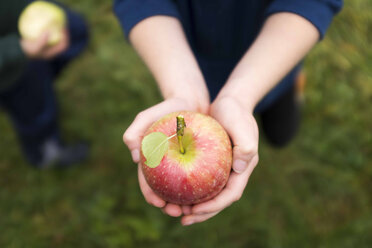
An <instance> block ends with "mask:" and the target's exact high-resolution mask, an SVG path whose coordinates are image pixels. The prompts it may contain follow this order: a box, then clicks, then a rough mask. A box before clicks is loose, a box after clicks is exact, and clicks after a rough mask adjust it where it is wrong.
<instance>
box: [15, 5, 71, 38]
mask: <svg viewBox="0 0 372 248" xmlns="http://www.w3.org/2000/svg"><path fill="white" fill-rule="evenodd" d="M65 26H66V14H65V12H64V10H63V9H62V8H61V7H59V6H58V5H56V4H54V3H49V2H45V1H34V2H32V3H30V4H29V5H27V7H26V8H25V9H24V10H23V11H22V13H21V15H20V17H19V19H18V29H19V33H20V34H21V36H22V38H23V39H25V40H37V39H38V38H40V36H41V35H42V34H43V33H44V32H48V34H49V38H48V42H47V44H48V45H55V44H58V43H59V41H60V40H61V39H62V35H63V29H64V28H65Z"/></svg>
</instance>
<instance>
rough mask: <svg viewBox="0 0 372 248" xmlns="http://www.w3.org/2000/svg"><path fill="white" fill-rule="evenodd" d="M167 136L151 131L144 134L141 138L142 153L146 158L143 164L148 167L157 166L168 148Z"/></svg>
mask: <svg viewBox="0 0 372 248" xmlns="http://www.w3.org/2000/svg"><path fill="white" fill-rule="evenodd" d="M174 136H175V135H172V136H171V137H168V136H167V135H165V134H164V133H162V132H153V133H150V134H148V135H146V136H145V137H144V138H143V140H142V153H143V156H144V157H145V158H146V162H145V164H146V165H147V166H148V167H150V168H155V167H157V166H158V165H159V164H160V162H161V160H162V159H163V157H164V155H165V153H166V152H167V150H168V146H169V143H168V140H169V139H170V138H173V137H174Z"/></svg>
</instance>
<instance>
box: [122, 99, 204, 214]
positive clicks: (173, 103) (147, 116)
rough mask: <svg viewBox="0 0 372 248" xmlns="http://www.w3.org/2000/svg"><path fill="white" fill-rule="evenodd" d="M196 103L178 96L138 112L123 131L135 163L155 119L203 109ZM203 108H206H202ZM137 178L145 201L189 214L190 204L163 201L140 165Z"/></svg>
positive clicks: (177, 212)
mask: <svg viewBox="0 0 372 248" xmlns="http://www.w3.org/2000/svg"><path fill="white" fill-rule="evenodd" d="M198 106H199V105H198V104H190V102H188V101H186V100H184V99H180V98H170V99H167V100H165V101H163V102H161V103H159V104H157V105H155V106H153V107H151V108H149V109H146V110H145V111H143V112H141V113H139V114H138V115H137V116H136V118H135V119H134V121H133V122H132V124H131V125H130V126H129V128H128V129H127V130H126V131H125V133H124V136H123V139H124V143H125V144H126V145H127V146H128V148H129V150H130V151H131V154H132V159H133V161H134V162H135V163H139V162H140V148H141V140H142V138H143V134H144V133H145V132H146V130H147V129H148V128H149V127H150V126H151V125H152V124H153V123H154V122H155V121H157V120H159V119H160V118H161V117H163V116H164V115H166V114H169V113H172V112H176V111H182V110H189V111H198V112H206V111H203V110H202V109H201V108H200V106H199V107H198ZM204 109H205V110H206V109H207V108H204ZM138 180H139V185H140V188H141V191H142V194H143V196H144V197H145V199H146V201H147V202H148V203H149V204H151V205H153V206H155V207H158V208H163V211H164V212H165V213H166V214H168V215H170V216H174V217H177V216H180V215H181V214H182V213H183V214H185V215H186V214H190V213H191V207H190V206H179V205H176V204H171V203H167V202H165V201H164V200H163V199H161V198H160V197H159V196H157V195H156V194H155V192H154V191H153V190H152V189H151V188H150V186H149V185H148V184H147V182H146V180H145V178H144V176H143V173H142V169H141V165H140V164H139V166H138Z"/></svg>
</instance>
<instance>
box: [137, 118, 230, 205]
mask: <svg viewBox="0 0 372 248" xmlns="http://www.w3.org/2000/svg"><path fill="white" fill-rule="evenodd" d="M177 116H183V118H184V123H185V124H186V128H185V129H184V134H183V137H182V138H181V137H180V142H181V145H180V143H179V140H178V137H177V136H175V133H176V131H177ZM153 132H161V133H164V134H165V135H166V136H168V137H171V136H172V135H173V136H174V137H172V138H170V139H169V141H168V142H169V145H168V150H167V151H166V152H165V155H164V157H163V158H162V160H161V162H160V164H159V165H158V166H157V167H155V168H150V167H149V166H147V165H146V158H145V156H144V155H143V150H141V165H142V170H143V173H144V176H145V178H146V181H147V183H148V184H149V185H150V187H151V188H152V190H154V192H155V193H157V194H158V195H159V196H160V197H161V198H162V199H164V200H165V201H167V202H171V203H175V204H180V205H191V204H196V203H200V202H204V201H207V200H209V199H211V198H213V197H214V196H216V195H217V194H218V193H219V192H220V191H221V190H222V189H223V187H224V186H225V184H226V182H227V180H228V178H229V175H230V171H231V163H232V148H231V143H230V139H229V136H228V135H227V133H226V132H225V130H224V129H223V127H222V126H221V125H220V124H219V123H218V122H217V121H216V120H214V119H213V118H212V117H210V116H207V115H204V114H200V113H195V112H186V111H183V112H176V113H171V114H168V115H166V116H164V117H162V118H161V119H160V120H158V121H157V122H155V123H154V124H153V125H152V126H151V127H150V128H149V129H148V130H147V132H146V133H145V137H146V135H148V134H150V133H153ZM182 148H183V152H184V153H183V152H182Z"/></svg>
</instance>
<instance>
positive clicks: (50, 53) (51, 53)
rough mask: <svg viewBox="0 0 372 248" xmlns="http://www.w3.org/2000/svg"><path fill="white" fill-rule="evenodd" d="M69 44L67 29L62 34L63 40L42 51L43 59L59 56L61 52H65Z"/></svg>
mask: <svg viewBox="0 0 372 248" xmlns="http://www.w3.org/2000/svg"><path fill="white" fill-rule="evenodd" d="M68 45H69V39H68V35H67V31H64V32H63V34H62V38H61V40H60V41H59V42H58V44H56V45H54V46H48V47H46V48H45V49H44V50H43V52H42V58H43V59H51V58H54V57H55V56H57V55H58V54H61V53H62V52H64V51H65V50H66V49H67V48H68Z"/></svg>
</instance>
